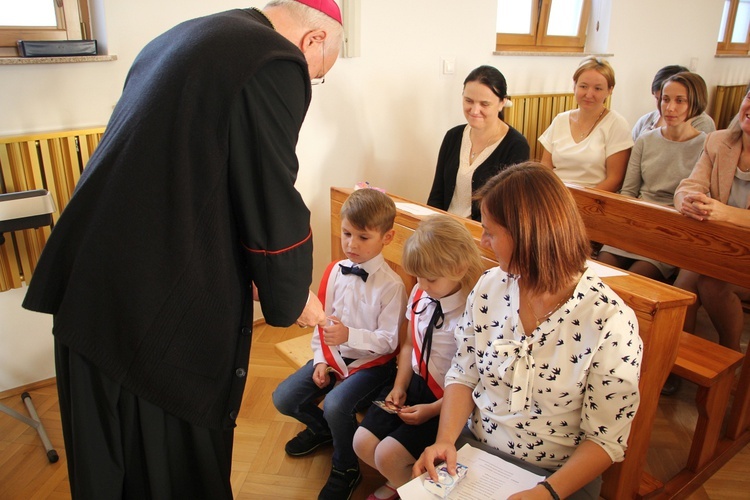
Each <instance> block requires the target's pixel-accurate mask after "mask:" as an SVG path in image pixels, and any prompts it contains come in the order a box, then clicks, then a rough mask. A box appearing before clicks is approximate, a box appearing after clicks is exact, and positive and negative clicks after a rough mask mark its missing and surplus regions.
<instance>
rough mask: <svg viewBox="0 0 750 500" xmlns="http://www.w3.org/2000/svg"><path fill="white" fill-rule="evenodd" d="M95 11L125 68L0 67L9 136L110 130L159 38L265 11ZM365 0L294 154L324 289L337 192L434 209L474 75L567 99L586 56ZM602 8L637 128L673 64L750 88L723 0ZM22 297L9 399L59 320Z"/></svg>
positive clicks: (475, 17) (418, 0)
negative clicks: (368, 186)
mask: <svg viewBox="0 0 750 500" xmlns="http://www.w3.org/2000/svg"><path fill="white" fill-rule="evenodd" d="M92 1H93V2H94V3H96V2H97V1H98V2H100V3H101V4H102V5H100V6H98V7H97V11H96V14H97V16H99V17H102V18H103V19H105V22H106V30H107V32H106V36H105V34H104V33H101V32H100V33H97V34H96V36H97V37H98V38H99V40H100V41H101V42H102V43H103V45H104V46H106V47H107V49H108V50H109V53H110V54H116V55H117V56H118V60H117V61H115V62H106V63H80V64H57V65H28V66H0V110H2V112H1V113H0V135H3V136H5V135H12V134H18V133H26V132H35V131H48V130H60V129H69V128H82V127H87V126H98V125H104V124H106V122H107V119H108V117H109V114H110V112H111V110H112V107H113V105H114V104H115V102H116V101H117V98H118V96H119V94H120V90H121V88H122V84H123V81H124V78H125V75H126V73H127V70H128V68H129V66H130V64H131V63H132V61H133V59H134V58H135V56H136V55H137V53H138V51H139V50H140V49H141V48H142V47H143V45H145V44H146V43H147V42H148V41H149V40H150V39H152V38H153V37H155V36H156V35H158V34H159V33H161V32H163V31H165V30H166V29H168V28H170V27H171V26H173V25H174V24H177V23H178V22H180V21H182V20H186V19H190V18H192V17H197V16H200V15H204V14H209V13H212V12H217V11H220V10H225V9H229V8H233V7H247V6H258V7H261V6H262V5H264V4H265V0H260V1H258V0H252V1H246V2H242V1H233V0H214V1H212V2H205V1H202V0H162V1H160V2H151V1H147V0H129V1H127V2H125V1H121V0H92ZM360 1H361V32H360V42H361V55H360V57H357V58H352V59H340V60H339V61H338V62H337V64H336V66H334V68H333V70H332V71H331V73H329V75H328V76H327V78H326V83H325V85H322V86H318V87H315V88H314V91H313V94H314V95H313V103H312V106H311V108H310V111H309V113H308V116H307V119H306V121H305V125H304V127H303V129H302V134H301V137H300V142H299V146H298V154H299V157H300V164H301V170H300V175H299V180H298V183H297V185H298V187H299V189H300V192H301V193H302V194H303V196H304V198H305V200H306V201H307V203H308V205H309V206H310V208H311V210H312V212H313V230H314V234H315V235H316V239H315V264H316V273H315V277H314V283H315V286H317V281H318V279H319V277H320V274H321V272H322V269H323V266H324V265H325V263H327V262H328V260H329V256H330V238H329V225H330V223H329V204H328V199H329V191H328V188H329V187H330V186H331V185H337V186H352V185H353V184H355V183H356V182H358V181H362V180H368V181H370V183H372V184H373V185H375V186H380V187H383V188H386V189H387V190H389V191H391V192H393V193H396V194H399V195H402V196H406V197H409V198H413V199H415V200H424V199H426V197H427V193H428V191H429V187H430V184H431V181H432V175H433V169H434V165H435V161H436V158H437V152H438V148H439V147H440V142H441V140H442V138H443V134H444V133H445V131H446V130H447V129H448V128H449V127H451V126H453V125H456V124H459V123H461V122H462V121H463V117H462V113H461V106H460V94H461V86H462V82H463V79H464V77H465V76H466V74H467V73H468V72H469V71H471V70H472V69H473V68H475V67H476V66H478V65H480V64H492V65H494V66H496V67H498V68H499V69H500V70H501V71H502V72H503V73H504V74H505V76H506V78H507V80H508V84H509V92H510V94H511V96H512V95H513V94H514V93H515V94H522V93H535V92H562V91H568V90H570V89H571V88H572V81H571V77H572V74H573V71H574V69H575V67H576V65H577V64H578V62H579V60H580V58H579V57H562V56H560V57H520V56H495V55H493V53H492V50H493V47H494V36H495V35H494V26H495V16H496V2H495V1H494V0H472V1H470V2H458V1H456V0H409V1H403V0H360ZM601 1H602V4H603V11H604V12H605V13H607V12H610V11H611V21H610V24H609V35H608V37H607V36H605V37H603V42H602V41H601V37H597V38H598V39H600V45H599V48H603V50H605V51H606V52H607V53H611V54H613V56H612V57H611V58H610V61H611V62H612V64H613V65H614V67H615V70H616V72H617V86H616V88H615V92H614V97H613V108H614V109H616V110H617V111H619V112H620V113H621V114H622V115H624V116H625V118H626V119H627V120H628V121H629V122H630V123H635V120H636V119H637V118H638V117H639V116H640V115H642V114H643V113H645V112H646V111H650V109H651V108H652V106H653V98H652V97H651V94H650V92H649V88H650V84H651V79H652V78H653V75H654V73H655V72H656V70H657V69H659V68H660V67H662V66H664V65H667V64H683V65H685V66H689V65H690V64H691V60H692V59H693V58H695V59H696V60H697V63H696V67H695V70H696V71H697V72H699V73H700V74H701V75H702V76H703V77H704V78H705V80H706V83H707V84H708V86H709V88H713V87H714V86H715V85H717V84H737V83H746V82H748V81H750V64H748V59H747V58H716V57H714V55H713V54H714V50H715V45H716V42H715V38H716V33H717V32H718V23H719V18H720V16H721V11H722V6H723V2H722V1H721V0H601ZM144 13H146V14H144ZM605 21H606V19H605ZM606 24H607V23H606V22H603V23H601V25H602V26H603V27H605V28H606ZM602 44H603V45H602ZM442 57H452V58H455V62H456V64H455V66H456V71H455V74H453V75H443V74H441V72H440V68H441V58H442ZM22 294H23V292H21V291H17V292H5V293H3V294H0V296H1V297H2V299H3V300H2V301H0V317H1V318H2V321H1V322H0V328H1V329H0V392H2V391H3V390H7V389H9V388H13V387H18V386H20V385H23V384H27V383H29V382H31V381H35V380H40V379H44V378H47V377H49V376H50V373H52V371H51V365H52V355H51V345H52V340H51V336H50V335H49V324H50V322H49V319H48V318H44V316H40V317H41V318H44V319H42V320H40V321H36V319H37V318H36V315H31V316H29V314H30V313H23V312H22V311H21V308H20V302H21V300H22ZM6 297H7V298H6ZM31 317H34V320H32V319H31ZM6 318H10V321H9V320H8V319H6ZM19 344H20V345H19ZM10 350H13V352H18V353H19V354H18V356H16V355H15V354H12V356H13V357H16V358H20V359H18V362H19V363H20V365H22V366H24V369H23V370H20V369H18V370H17V369H13V370H8V368H6V364H5V363H6V359H7V358H8V353H9V352H10ZM21 353H22V354H21ZM27 367H28V368H27Z"/></svg>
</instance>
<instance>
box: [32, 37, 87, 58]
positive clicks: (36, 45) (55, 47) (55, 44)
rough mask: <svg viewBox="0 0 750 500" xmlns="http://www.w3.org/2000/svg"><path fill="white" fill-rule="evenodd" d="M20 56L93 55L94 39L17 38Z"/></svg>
mask: <svg viewBox="0 0 750 500" xmlns="http://www.w3.org/2000/svg"><path fill="white" fill-rule="evenodd" d="M18 54H19V55H20V56H21V57H60V56H95V55H97V47H96V40H39V41H36V40H18Z"/></svg>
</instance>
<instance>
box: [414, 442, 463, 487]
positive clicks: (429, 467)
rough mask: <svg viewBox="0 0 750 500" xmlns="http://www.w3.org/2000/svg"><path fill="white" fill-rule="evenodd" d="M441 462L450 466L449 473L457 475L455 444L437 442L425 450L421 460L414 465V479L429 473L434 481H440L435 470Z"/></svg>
mask: <svg viewBox="0 0 750 500" xmlns="http://www.w3.org/2000/svg"><path fill="white" fill-rule="evenodd" d="M441 462H445V463H446V465H447V466H448V473H450V474H455V473H456V445H455V444H453V443H441V442H437V443H435V444H433V445H432V446H428V447H427V448H425V450H424V451H423V452H422V455H421V456H420V457H419V460H417V461H416V462H415V463H414V467H412V470H411V474H412V477H418V476H421V475H422V473H423V472H425V471H427V473H428V474H429V475H430V478H431V479H432V480H433V481H439V478H438V474H437V471H436V470H435V464H439V463H441Z"/></svg>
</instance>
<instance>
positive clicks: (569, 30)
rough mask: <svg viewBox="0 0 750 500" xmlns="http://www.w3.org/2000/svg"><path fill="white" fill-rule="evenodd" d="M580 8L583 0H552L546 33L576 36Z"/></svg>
mask: <svg viewBox="0 0 750 500" xmlns="http://www.w3.org/2000/svg"><path fill="white" fill-rule="evenodd" d="M748 1H750V0H748ZM581 9H583V0H552V6H551V8H550V15H549V24H548V25H547V35H550V36H577V35H578V24H579V23H580V21H581Z"/></svg>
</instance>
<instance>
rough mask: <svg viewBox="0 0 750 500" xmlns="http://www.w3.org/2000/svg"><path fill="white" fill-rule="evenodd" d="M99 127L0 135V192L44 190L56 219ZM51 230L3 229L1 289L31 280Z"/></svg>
mask: <svg viewBox="0 0 750 500" xmlns="http://www.w3.org/2000/svg"><path fill="white" fill-rule="evenodd" d="M103 132H104V127H101V128H95V129H87V130H70V131H65V132H53V133H44V134H34V135H25V136H16V137H4V138H2V137H0V192H2V193H13V192H18V191H28V190H31V189H46V190H48V191H49V192H50V193H51V194H52V198H53V199H54V201H55V205H56V207H57V212H56V213H55V214H54V215H53V224H54V222H56V221H57V218H58V217H59V215H60V213H61V212H62V210H63V208H65V206H66V205H67V204H68V201H69V200H70V197H71V195H72V194H73V189H74V188H75V186H76V183H77V182H78V179H79V178H80V176H81V172H83V168H84V167H85V166H86V163H87V162H88V160H89V158H90V157H91V154H92V153H93V151H94V149H95V148H96V146H97V145H98V144H99V140H100V139H101V136H102V133H103ZM50 230H51V228H50V227H43V228H39V229H26V230H23V231H14V232H12V233H6V234H5V244H3V245H0V292H2V291H5V290H8V289H11V288H20V287H21V283H22V282H23V281H26V282H28V281H29V280H30V279H31V275H32V273H33V272H34V268H35V267H36V262H37V260H38V259H39V255H40V254H41V252H42V248H43V247H44V244H45V242H46V241H47V237H48V236H49V233H50Z"/></svg>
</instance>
